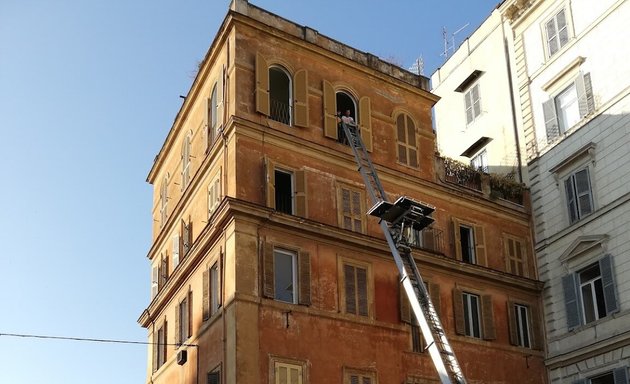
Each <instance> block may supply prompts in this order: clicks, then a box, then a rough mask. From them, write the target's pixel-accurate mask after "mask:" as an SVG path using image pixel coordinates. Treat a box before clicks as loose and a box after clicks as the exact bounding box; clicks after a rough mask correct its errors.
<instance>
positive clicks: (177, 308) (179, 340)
mask: <svg viewBox="0 0 630 384" xmlns="http://www.w3.org/2000/svg"><path fill="white" fill-rule="evenodd" d="M180 306H181V302H179V303H177V305H176V306H175V344H177V345H181V344H182V332H181V328H180V326H179V322H180V321H181V319H180V311H181V308H180Z"/></svg>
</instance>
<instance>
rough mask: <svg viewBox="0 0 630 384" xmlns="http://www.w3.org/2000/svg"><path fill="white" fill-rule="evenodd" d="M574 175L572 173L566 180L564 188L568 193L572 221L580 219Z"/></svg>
mask: <svg viewBox="0 0 630 384" xmlns="http://www.w3.org/2000/svg"><path fill="white" fill-rule="evenodd" d="M573 179H574V175H571V176H570V177H569V178H568V179H566V180H565V181H564V190H565V192H566V195H567V209H568V210H569V220H570V222H571V223H573V222H575V221H576V220H577V219H578V210H577V201H576V199H575V190H574V189H573Z"/></svg>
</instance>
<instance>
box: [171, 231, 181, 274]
mask: <svg viewBox="0 0 630 384" xmlns="http://www.w3.org/2000/svg"><path fill="white" fill-rule="evenodd" d="M179 246H180V244H179V234H175V235H173V270H175V268H177V266H178V265H179Z"/></svg>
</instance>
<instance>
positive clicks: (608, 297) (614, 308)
mask: <svg viewBox="0 0 630 384" xmlns="http://www.w3.org/2000/svg"><path fill="white" fill-rule="evenodd" d="M599 270H600V271H601V274H602V285H603V286H604V302H605V303H606V315H610V314H611V313H614V312H618V311H619V301H618V300H617V289H616V284H615V274H614V270H613V265H612V257H611V256H610V255H605V256H604V257H602V258H601V259H600V260H599Z"/></svg>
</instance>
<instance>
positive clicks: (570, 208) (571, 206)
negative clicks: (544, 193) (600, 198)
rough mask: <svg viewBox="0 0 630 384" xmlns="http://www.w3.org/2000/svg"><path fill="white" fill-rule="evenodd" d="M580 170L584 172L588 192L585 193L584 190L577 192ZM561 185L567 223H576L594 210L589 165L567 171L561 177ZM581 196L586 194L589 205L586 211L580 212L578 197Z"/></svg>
mask: <svg viewBox="0 0 630 384" xmlns="http://www.w3.org/2000/svg"><path fill="white" fill-rule="evenodd" d="M581 172H586V181H587V182H588V193H585V191H582V192H578V182H577V175H578V173H581ZM562 185H563V188H564V199H565V203H566V205H565V206H566V208H567V211H566V212H567V215H568V217H567V218H568V220H569V225H572V224H574V223H577V222H578V221H580V220H582V219H583V218H585V217H586V216H588V215H590V214H592V213H593V212H595V199H594V196H593V184H592V181H591V172H590V166H589V165H586V166H583V167H579V168H577V169H576V170H573V171H571V172H569V173H567V174H566V175H565V176H564V178H563V181H562ZM569 192H570V193H571V194H572V197H569ZM583 196H588V204H589V205H590V211H589V212H586V213H582V207H580V198H581V197H583Z"/></svg>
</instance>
